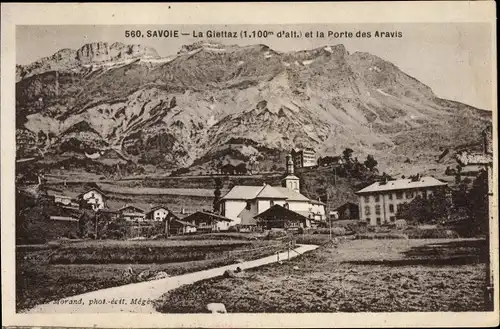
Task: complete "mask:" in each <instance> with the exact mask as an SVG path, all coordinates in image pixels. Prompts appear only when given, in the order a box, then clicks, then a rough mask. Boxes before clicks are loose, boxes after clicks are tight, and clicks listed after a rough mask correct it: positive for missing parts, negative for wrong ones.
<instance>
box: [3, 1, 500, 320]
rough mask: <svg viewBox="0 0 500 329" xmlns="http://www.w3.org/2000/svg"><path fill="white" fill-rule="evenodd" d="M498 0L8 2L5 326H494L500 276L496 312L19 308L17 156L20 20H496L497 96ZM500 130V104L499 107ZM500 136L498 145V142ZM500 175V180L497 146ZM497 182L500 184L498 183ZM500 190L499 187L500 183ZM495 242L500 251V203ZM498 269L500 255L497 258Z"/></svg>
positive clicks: (27, 22)
mask: <svg viewBox="0 0 500 329" xmlns="http://www.w3.org/2000/svg"><path fill="white" fill-rule="evenodd" d="M494 13H495V3H494V2H490V1H479V2H477V1H473V2H471V1H463V2H448V1H447V2H441V1H436V2H434V1H429V2H424V1H422V2H390V3H389V2H377V3H375V2H360V3H353V2H350V3H324V2H322V3H237V4H222V3H210V4H206V3H205V4H180V3H172V4H156V3H155V4H138V3H135V4H131V3H126V4H75V3H73V4H66V3H64V4H62V3H58V4H2V11H1V14H2V21H1V33H2V34H1V37H2V38H1V42H2V47H1V61H2V63H1V64H2V66H1V71H0V72H1V83H2V84H1V87H2V88H1V108H2V111H1V154H2V158H1V159H2V163H1V165H2V166H1V173H2V176H1V178H2V181H1V183H2V184H1V185H2V188H1V192H2V193H1V206H2V207H1V215H2V217H1V218H2V221H1V229H2V237H1V239H2V251H3V252H2V256H3V257H2V320H3V325H4V326H11V325H21V326H87V327H91V326H98V327H109V328H119V327H142V328H143V327H149V328H152V327H192V326H196V327H241V328H243V327H257V328H263V327H289V328H296V327H314V328H316V327H332V326H333V327H377V326H381V327H394V326H400V327H434V326H441V327H465V326H495V325H498V323H499V318H498V314H499V312H498V304H499V299H498V275H497V276H496V277H495V287H497V289H496V292H495V305H496V309H495V312H492V313H486V312H484V313H353V314H347V313H344V314H339V313H335V314H325V313H321V314H287V315H284V314H227V315H223V316H213V315H171V314H165V315H163V314H160V315H156V314H155V315H143V314H119V315H118V314H107V315H103V314H92V315H89V314H35V315H26V314H15V307H14V300H15V286H14V284H13V283H14V279H15V276H14V269H15V266H14V265H15V257H14V252H13V251H14V202H13V196H14V175H13V173H14V157H15V127H14V124H13V123H14V120H15V94H14V93H15V88H14V82H15V65H14V64H15V26H16V25H40V24H42V25H43V24H45V25H54V24H57V25H66V24H68V25H74V24H78V25H82V24H96V25H97V24H99V25H102V24H107V25H122V24H123V25H130V24H300V23H314V24H320V23H337V24H338V23H409V22H413V23H415V22H421V23H431V22H440V23H444V22H489V23H491V27H492V43H494V47H493V49H494V51H493V52H492V63H494V64H493V65H494V70H493V72H492V75H493V76H492V80H491V81H493V83H492V89H493V93H492V95H493V96H494V99H495V100H496V99H497V88H496V86H497V77H496V74H495V73H496V71H497V70H496V43H495V40H496V29H495V27H496V20H495V15H494ZM493 123H494V126H493V129H494V130H493V131H494V133H493V136H497V135H496V132H497V126H496V124H497V104H496V102H495V108H494V109H493ZM497 143H498V141H497V140H496V139H495V138H494V144H493V145H494V149H495V150H497V149H498V145H497ZM494 158H495V161H494V173H495V176H494V179H495V182H498V180H497V175H496V173H497V172H498V171H497V170H498V165H497V153H496V152H495V157H494ZM496 185H498V184H496ZM495 194H496V195H498V190H497V189H496V190H495ZM495 209H496V213H497V214H496V216H497V217H496V218H497V221H496V227H494V228H492V229H493V239H492V240H493V243H494V246H495V253H496V255H497V256H498V206H497V203H495ZM493 266H494V269H495V272H496V273H497V274H498V257H497V262H496V263H495V264H493Z"/></svg>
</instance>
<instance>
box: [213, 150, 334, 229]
mask: <svg viewBox="0 0 500 329" xmlns="http://www.w3.org/2000/svg"><path fill="white" fill-rule="evenodd" d="M286 161H287V162H286V163H287V171H286V173H285V177H284V178H283V179H282V184H281V186H271V185H267V184H264V185H263V186H242V185H236V186H234V187H233V188H232V189H231V190H230V191H229V192H228V193H227V194H226V195H225V196H224V197H223V198H222V199H221V202H220V210H221V214H222V215H223V216H225V217H227V218H230V219H232V220H233V225H240V226H241V227H242V228H244V229H251V228H253V227H255V226H256V225H257V224H256V221H255V220H254V217H255V216H256V215H257V214H259V213H262V212H263V211H265V210H266V209H269V208H270V207H272V206H274V205H281V206H283V207H285V208H288V209H290V210H292V211H295V212H298V213H300V214H302V215H304V216H305V217H307V218H311V219H315V220H320V221H321V220H325V204H324V203H322V202H320V201H316V200H310V199H309V198H307V197H306V196H304V195H302V194H301V193H300V179H299V178H298V177H297V176H295V175H294V164H293V161H292V160H291V156H287V160H286Z"/></svg>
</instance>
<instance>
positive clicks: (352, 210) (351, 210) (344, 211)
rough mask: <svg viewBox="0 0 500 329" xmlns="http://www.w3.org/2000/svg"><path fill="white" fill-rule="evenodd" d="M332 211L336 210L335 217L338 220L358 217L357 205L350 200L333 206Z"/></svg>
mask: <svg viewBox="0 0 500 329" xmlns="http://www.w3.org/2000/svg"><path fill="white" fill-rule="evenodd" d="M334 211H336V212H337V214H338V218H337V219H339V220H344V219H359V205H357V204H355V203H352V202H346V203H344V204H343V205H341V206H339V207H337V208H335V210H334Z"/></svg>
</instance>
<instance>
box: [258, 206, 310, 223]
mask: <svg viewBox="0 0 500 329" xmlns="http://www.w3.org/2000/svg"><path fill="white" fill-rule="evenodd" d="M255 218H260V219H264V220H283V219H288V220H305V219H308V217H306V216H304V215H302V214H299V213H298V212H296V211H292V210H290V209H286V208H285V207H282V206H280V205H278V204H276V205H274V206H272V207H271V208H269V209H267V210H265V211H263V212H261V213H260V214H258V215H256V216H255Z"/></svg>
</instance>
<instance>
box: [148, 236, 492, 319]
mask: <svg viewBox="0 0 500 329" xmlns="http://www.w3.org/2000/svg"><path fill="white" fill-rule="evenodd" d="M316 239H320V238H316ZM318 242H319V240H318ZM483 249H484V241H483V240H473V239H467V240H466V239H453V240H445V239H439V240H424V239H420V240H344V241H342V242H341V243H340V244H339V245H338V246H337V247H336V246H335V245H333V244H325V245H323V246H322V247H320V248H319V249H317V250H315V251H313V252H311V253H309V254H306V255H304V256H300V257H298V258H296V259H293V260H291V261H290V262H285V263H283V264H272V265H268V266H265V267H261V268H257V269H253V270H249V271H247V277H245V278H214V279H210V280H205V281H200V282H198V283H195V284H193V285H190V286H184V287H180V288H178V289H176V290H173V291H171V292H169V293H167V294H165V295H164V296H163V297H162V298H161V299H160V300H158V301H157V302H156V308H157V310H158V311H160V312H164V313H203V312H206V310H205V307H206V305H207V303H211V302H220V303H224V304H225V306H226V309H227V311H228V312H229V313H237V312H239V313H247V312H299V313H302V312H408V311H413V312H424V311H425V312H437V311H457V312H458V311H484V310H485V304H484V301H483V290H482V289H483V286H484V280H485V258H486V257H485V256H484V254H485V253H484V250H483Z"/></svg>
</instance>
